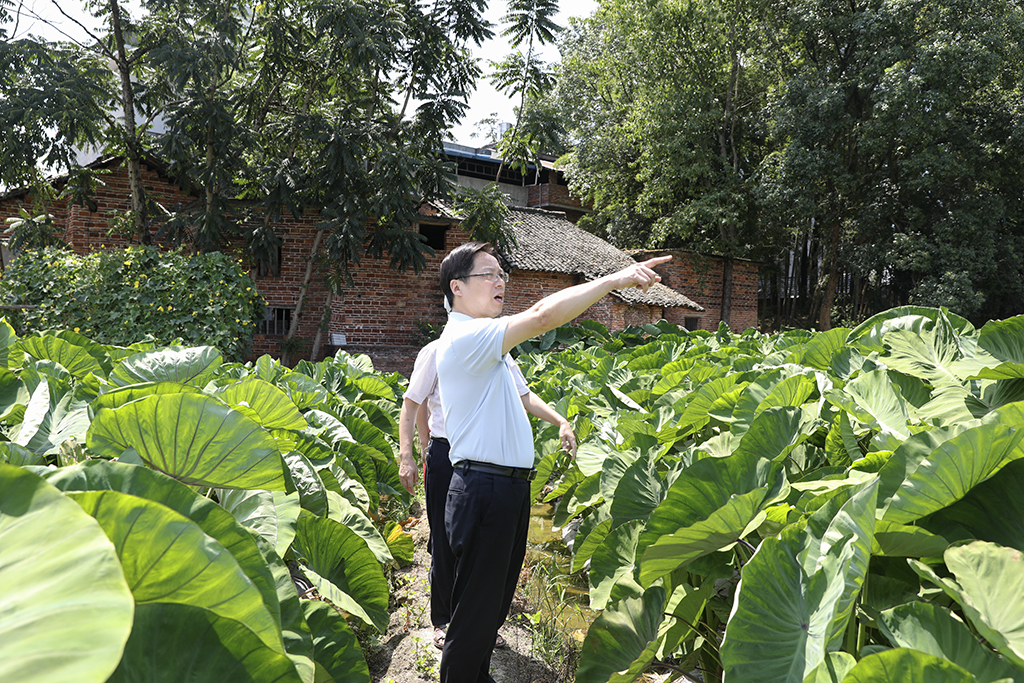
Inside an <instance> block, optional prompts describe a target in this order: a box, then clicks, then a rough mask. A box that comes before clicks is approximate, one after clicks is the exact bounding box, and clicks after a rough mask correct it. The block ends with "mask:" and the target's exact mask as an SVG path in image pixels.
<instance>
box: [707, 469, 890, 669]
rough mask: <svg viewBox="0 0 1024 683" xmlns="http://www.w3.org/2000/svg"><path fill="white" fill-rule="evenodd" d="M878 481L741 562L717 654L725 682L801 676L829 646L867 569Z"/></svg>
mask: <svg viewBox="0 0 1024 683" xmlns="http://www.w3.org/2000/svg"><path fill="white" fill-rule="evenodd" d="M877 492H878V485H877V480H872V482H871V483H870V484H867V485H865V486H863V487H862V488H861V490H860V491H856V487H855V488H853V489H847V490H844V491H842V492H840V493H839V494H837V495H836V496H835V497H833V498H832V499H831V500H830V501H828V502H827V503H826V504H825V505H824V506H822V507H821V508H820V509H819V510H818V511H817V512H815V513H814V514H813V515H811V516H810V517H809V518H808V519H807V522H806V526H804V525H802V524H794V525H790V526H788V527H786V528H785V529H783V531H782V533H781V534H780V535H779V537H777V538H769V539H765V540H764V541H763V542H762V543H761V545H760V547H759V548H758V550H757V552H756V553H754V556H753V557H751V558H750V561H749V562H748V563H747V565H746V566H745V567H744V568H743V574H742V578H741V579H740V583H739V586H738V587H737V589H736V597H735V601H734V603H733V608H732V613H731V614H730V616H729V620H728V625H727V626H726V630H725V639H724V641H723V642H722V648H721V650H720V654H721V657H722V666H723V667H724V669H725V675H726V680H729V681H732V682H734V683H744V682H745V681H752V682H753V681H756V682H757V683H772V682H774V681H778V682H779V683H782V682H783V681H803V680H804V679H805V678H806V677H807V676H809V675H810V674H811V672H813V671H814V670H815V669H816V668H817V667H818V665H819V664H821V662H822V661H824V659H825V657H826V655H827V653H828V652H829V651H830V650H833V649H835V647H836V645H837V644H838V642H839V641H840V640H841V638H842V635H843V632H844V631H845V629H846V627H847V624H848V622H849V620H850V618H851V615H852V613H853V604H854V601H855V600H856V597H857V595H858V594H859V592H860V588H861V586H862V585H863V583H864V577H865V576H866V574H867V566H868V560H869V558H870V555H871V543H872V540H873V536H874V525H875V515H874V512H875V500H876V497H877Z"/></svg>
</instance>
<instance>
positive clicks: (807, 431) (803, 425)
mask: <svg viewBox="0 0 1024 683" xmlns="http://www.w3.org/2000/svg"><path fill="white" fill-rule="evenodd" d="M820 424H822V421H821V420H820V419H819V418H818V409H817V407H816V406H814V405H813V404H806V405H803V406H797V407H793V406H780V407H778V408H768V409H767V410H765V411H763V412H762V413H760V414H759V415H758V416H757V417H755V418H754V421H753V422H751V423H750V429H748V430H747V432H746V433H745V434H744V435H743V438H742V439H740V443H739V446H737V447H736V452H737V453H741V452H742V453H753V454H756V455H758V456H760V457H763V458H768V459H770V460H774V461H775V462H779V461H781V460H783V459H784V458H785V457H786V456H787V455H789V454H790V453H792V452H793V450H794V449H795V448H796V447H797V446H798V445H800V444H801V443H803V442H804V441H806V440H807V439H808V438H810V437H811V436H813V435H814V432H815V431H816V430H817V428H818V426H819V425H820Z"/></svg>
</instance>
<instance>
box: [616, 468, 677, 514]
mask: <svg viewBox="0 0 1024 683" xmlns="http://www.w3.org/2000/svg"><path fill="white" fill-rule="evenodd" d="M665 488H666V486H665V482H664V481H662V480H661V477H660V476H658V468H657V467H656V466H655V464H654V462H652V459H651V458H650V457H642V458H640V459H638V460H637V461H636V462H634V463H633V464H632V465H630V466H629V467H627V468H626V470H625V472H623V474H622V477H621V478H620V479H619V480H618V484H617V485H616V486H615V494H614V495H613V496H612V497H611V501H612V503H611V514H612V520H613V523H614V524H615V525H616V526H618V525H619V524H622V523H623V522H628V521H631V520H634V519H639V520H646V519H647V518H648V517H649V516H650V514H651V511H652V510H654V508H656V507H658V504H659V503H661V501H662V499H664V497H665Z"/></svg>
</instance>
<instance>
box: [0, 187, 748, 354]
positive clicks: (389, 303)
mask: <svg viewBox="0 0 1024 683" xmlns="http://www.w3.org/2000/svg"><path fill="white" fill-rule="evenodd" d="M143 174H144V179H145V181H146V182H147V186H148V187H149V188H150V191H151V192H152V193H153V196H154V198H156V199H157V201H160V202H164V203H166V204H167V205H168V206H170V205H173V204H175V203H178V202H180V201H183V200H187V199H189V198H188V197H187V196H185V195H183V194H182V193H181V191H180V190H179V189H178V188H177V186H175V185H174V184H173V183H171V182H170V181H168V180H167V179H166V178H163V177H161V176H160V175H159V174H158V173H156V172H155V171H154V170H152V169H149V168H145V169H144V171H143ZM104 182H105V183H106V186H105V187H102V188H100V189H99V190H98V191H97V193H96V199H97V202H98V205H99V206H98V210H97V211H95V212H89V211H88V210H86V209H83V208H81V207H70V208H68V207H67V206H66V205H58V206H55V207H53V208H52V209H51V213H53V214H54V218H55V220H56V221H57V224H58V225H64V226H65V227H66V230H65V240H66V241H68V242H69V243H70V244H71V246H72V247H73V248H74V250H75V251H76V252H78V253H87V252H89V251H92V250H95V249H100V248H121V247H123V246H125V245H126V244H128V243H129V242H130V239H129V238H125V237H110V236H107V234H106V233H107V220H108V214H109V212H110V211H111V210H114V209H116V210H124V209H127V208H128V182H127V174H126V173H125V172H124V170H123V168H119V169H115V170H114V171H113V172H112V173H110V174H108V175H106V176H104ZM549 187H551V188H553V189H565V188H562V187H561V186H549ZM20 201H21V200H18V199H16V198H14V199H11V200H8V201H6V202H2V203H0V219H2V218H6V217H8V216H15V215H17V208H18V205H19V202H20ZM317 220H318V216H317V213H316V212H315V211H306V212H305V213H304V214H303V215H302V216H301V217H300V218H298V219H295V218H294V217H292V216H291V215H290V214H288V215H286V216H285V217H284V218H283V219H282V222H281V224H280V226H279V227H280V232H281V234H282V236H283V239H284V244H283V247H282V260H281V274H280V275H279V276H257V273H256V271H255V270H253V271H251V275H252V276H253V278H254V279H255V280H256V284H257V287H258V288H259V291H260V293H262V294H263V297H264V299H265V300H266V303H267V306H269V307H285V308H292V307H294V306H295V305H296V303H297V302H298V297H299V291H300V287H301V283H302V281H303V278H304V276H305V272H306V264H307V263H308V262H309V259H310V250H311V248H312V245H313V241H314V239H315V236H316V222H317ZM467 240H468V235H466V233H463V232H461V231H460V230H459V229H458V228H457V227H451V228H449V229H448V230H447V234H446V244H445V249H444V251H439V252H438V254H437V255H436V256H434V257H428V258H427V263H426V269H425V270H424V271H423V272H421V273H419V274H414V273H412V272H411V271H410V272H407V273H398V272H396V271H393V270H391V269H390V268H389V267H388V261H387V260H386V259H372V258H364V259H363V260H362V262H361V263H360V264H359V265H358V266H356V267H353V270H352V274H353V280H354V284H353V286H351V287H346V288H345V289H344V291H343V292H342V293H341V294H340V295H337V296H335V298H334V300H333V301H332V304H331V321H330V326H329V333H340V334H344V335H345V337H346V346H345V347H344V348H345V350H346V351H348V352H350V353H367V354H368V355H370V357H371V358H372V359H373V360H374V364H375V367H377V369H379V370H382V371H384V372H403V373H408V372H410V371H411V368H412V362H413V360H414V359H415V357H416V352H417V351H418V350H419V345H420V343H421V335H420V332H419V329H418V328H417V325H416V323H417V322H431V323H433V324H435V325H443V324H444V321H445V320H446V319H447V314H446V313H445V311H444V308H443V306H442V303H441V289H440V286H439V284H438V281H437V276H438V270H439V267H440V263H441V260H442V258H443V256H444V255H445V254H446V253H447V252H448V251H450V250H451V249H453V248H454V247H456V246H458V245H459V244H462V243H464V242H466V241H467ZM660 253H672V254H673V256H674V259H673V261H672V262H670V264H668V265H666V266H662V267H660V268H659V271H660V272H661V273H662V274H663V276H664V277H665V281H664V283H665V284H666V285H668V286H670V287H672V288H674V289H676V290H677V291H679V292H681V293H683V294H685V295H686V296H688V297H690V298H691V299H693V300H694V301H696V302H697V303H699V304H701V305H702V306H704V307H705V308H706V309H707V311H706V312H704V313H697V312H694V311H691V310H689V309H666V310H664V311H663V310H662V309H661V308H658V307H637V306H628V305H626V304H625V303H624V302H622V301H621V300H620V299H618V298H617V297H614V296H611V295H609V296H606V297H605V298H604V299H602V300H601V301H599V302H598V303H596V304H594V306H592V307H591V308H590V309H588V310H587V311H586V312H584V313H583V315H581V316H580V317H579V318H578V320H582V319H591V320H597V321H599V322H601V323H602V324H604V325H606V326H607V327H608V328H609V329H610V330H613V331H615V330H621V329H622V328H623V327H625V326H627V325H641V324H644V323H650V322H656V321H658V320H659V319H661V318H662V317H665V318H666V319H668V320H669V321H671V322H674V323H676V324H678V325H680V326H682V325H683V322H684V321H683V319H684V317H686V316H691V315H693V316H699V317H700V319H701V327H702V328H704V329H712V330H713V329H717V327H718V320H719V314H718V308H719V303H720V298H721V272H722V271H721V263H722V262H721V259H717V258H705V257H697V256H695V255H692V254H689V253H688V252H681V251H673V252H650V253H649V254H646V255H644V256H643V257H644V258H649V257H650V256H651V255H655V254H660ZM734 277H735V284H734V290H733V308H732V324H731V328H732V329H733V330H736V331H740V330H743V329H746V328H747V327H752V326H756V324H757V264H753V263H750V262H747V261H737V262H735V265H734ZM578 281H579V280H578V278H577V277H576V276H571V275H563V274H557V273H539V272H533V271H519V270H517V271H513V273H512V279H511V280H510V282H509V284H508V287H507V290H506V299H505V306H504V312H505V313H506V314H512V313H518V312H520V311H523V310H526V309H527V308H528V307H529V306H531V305H533V303H535V302H536V301H537V300H539V299H541V298H543V297H544V296H547V295H549V294H552V293H554V292H556V291H559V290H561V289H564V288H565V287H569V286H572V285H574V284H577V283H578ZM325 301H326V290H325V289H324V287H323V285H322V277H321V276H320V274H319V273H317V272H316V269H315V268H314V271H313V277H312V279H311V284H310V290H309V294H308V297H307V300H306V303H305V305H304V312H303V313H302V314H301V315H300V319H299V328H298V332H297V334H296V336H297V337H298V338H300V339H302V340H304V341H306V342H307V345H306V348H305V354H306V355H307V356H308V353H309V352H310V351H311V347H312V342H313V339H314V337H315V335H316V330H317V328H318V326H319V322H320V317H321V312H322V311H323V307H324V303H325ZM329 333H328V334H325V335H324V337H323V339H322V341H321V348H320V353H319V358H323V357H324V355H325V354H327V353H333V352H334V350H335V349H334V348H332V347H331V346H330V342H331V339H330V336H329ZM281 341H282V337H278V336H262V335H259V336H257V337H256V338H255V339H254V340H253V354H254V356H259V355H262V354H264V353H267V354H270V355H272V356H275V357H278V356H279V355H280V343H281ZM319 358H318V359H319Z"/></svg>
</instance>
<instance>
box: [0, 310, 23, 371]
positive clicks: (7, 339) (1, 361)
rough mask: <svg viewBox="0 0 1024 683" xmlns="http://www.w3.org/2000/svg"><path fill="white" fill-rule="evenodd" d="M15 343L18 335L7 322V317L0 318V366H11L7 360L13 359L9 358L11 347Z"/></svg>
mask: <svg viewBox="0 0 1024 683" xmlns="http://www.w3.org/2000/svg"><path fill="white" fill-rule="evenodd" d="M17 343H18V335H17V333H16V332H15V331H14V328H13V327H11V324H10V323H9V322H7V318H0V368H8V367H12V365H11V364H10V363H9V362H8V361H10V360H14V359H11V358H10V355H11V347H12V346H14V345H15V344H17ZM19 355H20V354H19Z"/></svg>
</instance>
